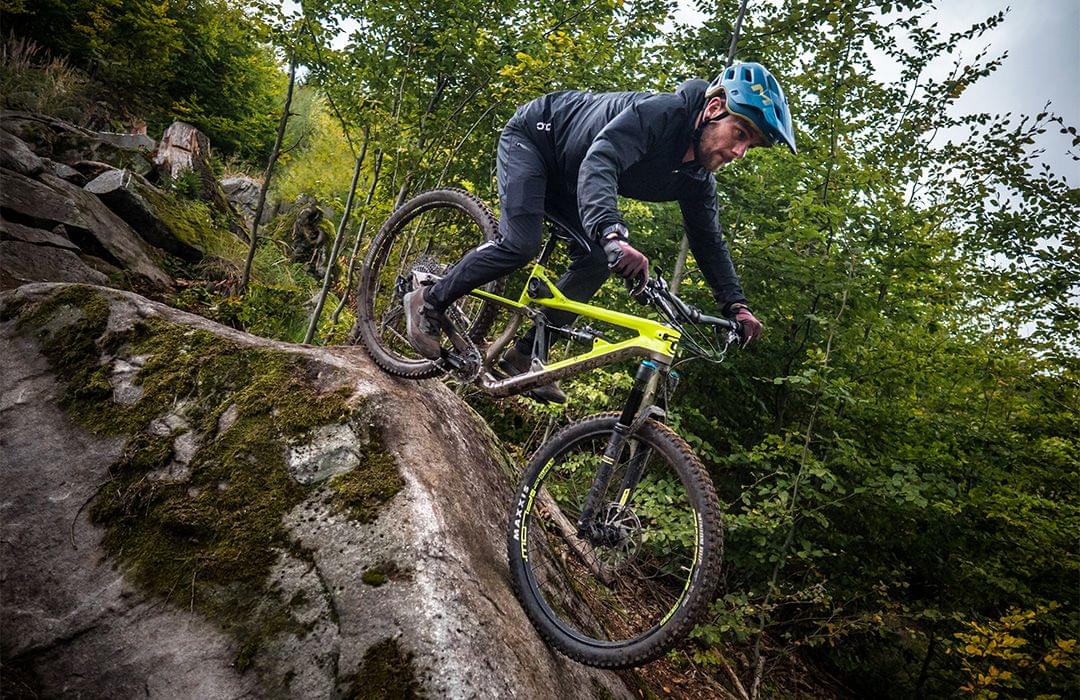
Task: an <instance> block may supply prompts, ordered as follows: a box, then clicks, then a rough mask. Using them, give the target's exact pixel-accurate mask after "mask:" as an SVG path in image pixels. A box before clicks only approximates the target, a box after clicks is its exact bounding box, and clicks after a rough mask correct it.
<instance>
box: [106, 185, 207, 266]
mask: <svg viewBox="0 0 1080 700" xmlns="http://www.w3.org/2000/svg"><path fill="white" fill-rule="evenodd" d="M85 189H86V191H87V192H90V193H91V194H95V195H97V197H98V199H100V200H101V201H102V202H104V203H105V206H107V207H108V208H109V209H111V210H112V212H113V213H114V214H116V215H117V216H119V217H120V218H121V219H123V220H124V222H126V223H127V224H128V225H129V226H131V228H133V229H134V230H136V231H138V232H139V234H140V235H141V236H142V237H143V239H144V240H146V241H147V242H148V243H150V245H152V246H154V247H156V248H161V249H162V250H164V251H166V252H168V253H172V254H173V255H175V256H177V257H179V258H182V259H184V260H187V261H188V262H198V261H199V260H202V258H203V255H204V251H203V250H201V249H200V248H198V247H197V246H195V245H192V244H191V243H189V242H187V241H185V240H184V239H183V237H182V236H181V235H180V234H179V233H178V232H177V231H174V230H173V229H172V228H171V227H170V226H169V224H168V223H167V222H166V221H165V219H164V218H162V215H161V213H160V212H158V211H157V208H156V207H155V206H154V204H153V203H152V202H153V201H154V200H155V199H157V201H160V196H161V195H160V194H159V193H157V190H156V188H155V187H154V186H153V185H151V184H150V183H149V182H147V181H146V180H145V179H144V178H143V177H141V176H140V175H137V174H136V173H133V172H131V171H130V170H109V171H106V172H104V173H102V174H101V175H98V176H97V177H96V178H94V179H93V180H91V181H90V182H88V183H87V184H86V187H85ZM155 194H157V195H158V196H157V198H155V196H154V195H155Z"/></svg>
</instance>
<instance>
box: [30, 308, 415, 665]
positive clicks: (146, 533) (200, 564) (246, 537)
mask: <svg viewBox="0 0 1080 700" xmlns="http://www.w3.org/2000/svg"><path fill="white" fill-rule="evenodd" d="M108 316H109V303H108V300H107V299H106V298H105V297H104V296H102V295H101V294H100V293H97V292H95V291H93V290H90V289H88V288H85V287H66V288H63V289H62V290H61V291H59V292H58V293H56V294H54V295H52V296H51V297H49V298H47V299H45V300H43V301H41V302H37V303H34V304H27V305H24V307H23V308H22V309H21V314H20V316H19V322H18V323H19V328H20V329H21V330H24V331H28V332H32V333H33V334H34V335H35V337H36V338H38V340H39V341H40V344H41V347H42V350H43V351H44V353H45V355H46V357H47V358H48V359H49V360H50V363H51V364H52V367H53V369H54V371H55V372H56V373H57V375H58V376H59V377H60V378H61V379H62V380H63V381H64V383H65V387H66V388H65V393H64V397H63V402H64V405H65V406H67V407H68V408H69V409H70V410H71V413H72V416H73V417H74V418H76V419H77V420H79V421H80V422H81V423H82V424H83V425H84V426H85V427H87V428H88V429H89V430H91V431H93V432H95V433H98V434H117V433H122V434H127V435H130V438H129V439H128V442H127V444H126V445H125V448H124V450H123V452H122V454H121V456H120V458H119V459H118V460H117V461H116V462H115V463H114V464H112V465H111V466H110V468H109V471H110V475H111V477H112V478H111V480H110V481H109V482H108V483H107V485H106V486H105V487H103V488H102V489H101V490H100V494H99V496H98V497H97V499H96V500H95V501H94V503H93V505H92V506H91V509H90V514H91V518H92V519H93V520H94V522H96V523H98V524H100V525H102V526H104V527H105V535H104V540H103V545H104V547H105V550H106V551H107V552H108V554H109V555H111V556H112V557H113V558H114V559H115V560H116V561H118V562H119V564H120V565H121V566H122V567H123V569H124V571H125V574H126V575H128V576H130V577H131V578H132V580H134V582H135V583H136V584H137V585H139V586H140V587H141V588H142V589H143V590H145V591H148V592H150V593H152V594H156V595H158V596H161V597H163V598H165V599H166V600H170V601H172V602H174V603H175V604H178V605H180V606H182V607H183V608H185V609H186V608H188V607H193V608H195V609H198V610H199V611H200V612H201V613H202V614H204V615H206V616H207V617H209V618H210V619H212V620H215V621H217V622H218V623H219V624H220V625H221V626H222V627H223V628H224V629H225V630H226V631H228V632H230V633H231V634H233V635H234V637H235V638H236V639H237V640H238V642H239V647H238V653H237V657H236V666H237V668H238V669H240V670H244V669H246V668H248V667H250V666H251V664H252V662H253V660H254V659H255V657H256V656H257V654H258V652H259V649H260V648H262V646H263V645H264V644H265V643H266V642H267V641H268V640H270V639H273V638H274V637H276V636H278V635H280V634H282V633H286V632H292V633H295V634H297V635H300V634H302V633H303V629H302V627H301V625H299V623H297V621H296V620H295V619H294V618H293V616H292V614H291V613H290V607H292V606H294V605H299V604H301V603H300V602H299V601H297V600H296V598H295V596H294V599H293V600H291V601H288V602H286V601H285V600H284V597H283V594H281V593H280V592H279V591H275V590H270V589H269V588H268V584H267V580H268V578H269V576H268V575H269V573H270V570H271V567H272V566H273V565H274V564H275V562H276V561H277V560H278V558H279V556H280V552H281V551H283V550H284V551H293V550H294V549H295V547H293V546H292V544H291V543H290V542H289V541H288V539H287V536H286V533H285V530H284V528H283V526H282V520H283V518H284V516H285V515H286V514H287V513H288V512H289V511H291V510H292V509H293V508H295V507H296V506H297V505H298V504H299V503H301V502H302V501H303V500H304V499H305V498H308V497H309V495H310V492H311V489H312V488H313V487H305V486H303V485H301V484H299V483H298V482H297V481H295V480H294V479H293V478H292V476H291V475H290V474H289V472H288V470H287V466H286V454H287V452H288V448H289V446H290V445H292V444H295V443H297V442H301V441H302V440H303V439H304V438H306V436H307V435H308V434H309V433H310V431H311V430H312V429H313V428H315V427H318V426H322V425H327V424H334V423H342V422H346V421H348V420H350V418H351V417H352V416H353V414H354V411H355V409H353V408H351V407H350V406H349V405H348V404H347V402H346V399H347V398H348V396H349V394H350V393H351V392H350V390H349V389H348V388H342V389H341V390H340V391H337V392H332V393H320V392H318V391H316V390H315V389H314V388H313V387H314V385H315V384H316V382H315V381H314V380H315V377H314V376H312V374H311V373H312V372H313V371H314V370H313V369H310V368H309V366H308V365H307V363H306V362H305V361H304V360H303V359H302V358H300V357H298V356H294V355H289V354H287V353H282V352H279V351H274V350H267V349H262V348H249V347H244V346H240V345H237V344H233V343H231V342H229V341H227V340H225V339H223V338H221V337H220V336H217V335H214V334H212V333H208V332H205V331H201V330H197V329H193V328H190V327H187V326H181V325H176V324H171V323H168V322H165V321H162V320H159V319H152V320H149V321H146V322H143V323H140V324H137V325H136V326H135V327H133V328H132V329H131V330H129V331H126V332H118V333H113V334H111V335H107V336H106V335H105V330H106V325H107V322H108ZM114 352H116V353H119V354H121V355H123V356H124V357H141V358H143V359H144V362H143V365H142V367H141V368H140V369H139V371H138V373H137V375H136V377H135V380H134V381H135V383H136V384H137V385H139V386H140V387H141V388H142V395H141V397H140V398H139V399H138V400H137V401H136V402H135V403H134V404H132V405H120V404H116V403H114V402H113V401H112V388H111V386H110V385H109V381H108V371H109V369H108V365H104V366H103V365H101V364H100V360H99V358H100V357H101V356H102V354H108V353H114ZM233 406H235V411H233V412H231V415H233V416H235V420H233V421H232V422H231V423H230V424H229V425H227V426H221V429H220V430H219V425H220V419H221V417H222V415H223V414H224V413H225V412H226V411H227V410H229V409H230V407H233ZM170 414H171V415H173V416H174V420H173V422H171V423H170V425H179V426H181V427H180V428H179V429H177V430H175V431H174V432H173V433H172V434H169V435H161V434H159V433H160V432H161V431H160V429H159V428H155V429H152V426H160V425H162V424H163V422H162V421H160V419H161V418H162V417H163V416H166V415H170ZM185 424H186V426H187V427H183V426H184V425H185ZM188 430H191V431H194V433H195V434H196V435H197V436H198V437H199V440H198V444H197V449H196V451H195V452H194V455H193V456H191V459H190V461H189V462H188V464H187V466H186V470H187V471H188V472H189V474H190V475H189V476H188V477H187V478H186V480H184V481H183V482H174V481H170V480H168V479H165V478H163V477H162V476H161V475H162V474H165V473H167V469H168V467H169V466H170V464H171V463H172V462H173V460H174V458H175V455H174V447H173V446H174V443H175V439H176V437H178V436H179V435H180V434H182V433H184V432H187V431H188ZM356 472H357V474H355V475H353V476H348V477H347V478H341V479H340V481H339V482H338V483H337V484H336V488H335V491H336V492H339V493H340V494H341V496H340V497H341V503H342V504H343V507H349V508H350V509H355V510H356V511H357V512H360V513H362V514H363V517H364V518H373V517H374V514H375V510H376V509H377V507H378V505H379V504H380V503H382V502H384V501H385V500H386V499H388V498H389V497H390V496H392V495H393V494H394V493H396V492H397V490H398V489H400V486H401V481H400V477H399V476H398V475H397V471H396V467H395V466H394V463H393V460H392V459H391V458H390V457H389V455H386V454H385V453H383V452H381V451H378V450H372V451H371V453H370V454H369V458H368V459H367V460H366V462H365V466H364V467H361V468H358V469H357V470H356ZM365 478H370V479H372V483H370V484H367V485H364V484H363V483H362V481H363V479H365Z"/></svg>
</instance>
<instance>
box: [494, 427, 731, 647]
mask: <svg viewBox="0 0 1080 700" xmlns="http://www.w3.org/2000/svg"><path fill="white" fill-rule="evenodd" d="M619 415H620V414H619V413H601V414H595V415H592V416H588V417H586V418H583V419H581V420H579V421H575V422H574V423H571V424H570V425H567V426H566V427H564V428H562V429H561V430H560V431H559V432H557V433H556V434H555V435H554V436H553V437H552V438H551V439H550V440H549V441H548V442H547V443H545V444H543V445H541V446H540V447H539V448H538V449H537V450H536V452H535V453H534V454H533V457H532V458H531V459H530V460H529V464H528V465H527V466H526V468H525V475H524V478H523V479H522V482H521V484H520V485H519V487H518V489H517V491H515V498H514V502H513V504H512V505H511V510H510V523H509V532H508V534H507V555H508V557H509V561H510V581H511V585H512V588H513V591H514V595H515V596H516V597H517V599H518V601H519V602H520V603H521V605H522V607H523V608H524V609H525V612H526V614H527V615H528V618H529V621H530V622H531V623H532V625H533V627H534V628H535V629H536V631H537V632H538V633H539V634H540V636H541V637H542V638H543V640H544V641H545V642H546V643H547V644H548V645H549V646H551V647H552V648H554V649H557V650H558V651H559V652H561V653H562V654H564V655H566V656H567V657H569V658H571V659H573V660H574V661H577V662H579V663H582V664H585V665H587V666H593V667H595V668H608V669H623V668H633V667H636V666H641V665H644V664H646V663H648V662H650V661H653V660H655V659H657V658H659V657H660V656H662V655H664V654H665V653H666V652H668V651H669V650H670V649H672V648H673V647H674V646H675V645H676V644H678V643H679V642H680V641H682V640H683V639H685V638H686V636H687V635H688V634H689V633H690V631H691V630H692V629H693V627H694V625H695V624H697V622H698V621H699V620H701V619H703V617H704V614H705V612H706V610H707V608H708V606H709V604H710V603H711V602H712V599H713V597H714V595H715V592H716V588H717V585H718V584H719V580H720V566H721V563H722V561H723V548H724V544H723V524H722V516H721V513H720V505H719V501H718V499H717V496H716V490H715V488H714V487H713V484H712V480H711V479H710V478H709V476H708V473H707V472H706V471H705V467H704V466H703V465H702V464H701V462H700V460H698V458H697V456H696V455H695V454H694V451H693V450H692V449H691V447H690V445H688V444H687V442H686V441H685V440H683V438H682V437H680V436H679V434H678V433H676V432H675V431H674V430H672V429H671V428H670V427H668V426H667V425H664V424H663V423H660V422H658V421H656V420H654V419H652V418H650V419H648V420H647V421H646V422H645V423H644V424H643V425H642V427H641V428H640V429H639V432H640V431H643V430H652V431H655V433H656V437H657V438H659V440H663V441H666V442H668V443H669V445H670V446H671V447H673V448H674V451H675V452H676V453H677V454H678V461H679V464H680V467H681V469H682V470H684V471H685V472H686V473H687V474H688V475H689V477H690V478H689V482H690V485H689V488H690V489H696V490H697V491H698V493H699V494H700V495H701V497H702V498H701V500H702V501H703V504H704V507H703V508H702V511H701V519H702V527H703V528H704V529H705V532H706V539H705V543H704V548H705V551H704V553H703V559H704V561H703V562H702V564H701V575H700V577H699V578H698V583H697V584H695V585H693V586H691V589H690V591H689V592H688V593H687V595H688V597H690V599H689V600H688V602H687V604H686V605H684V606H682V607H681V608H679V610H678V611H677V612H676V613H675V614H674V615H673V616H672V618H671V619H670V620H669V621H668V623H667V624H666V625H664V626H663V627H661V628H660V630H659V631H658V632H656V633H654V634H653V635H651V636H649V637H646V638H645V639H643V640H641V641H640V642H638V643H635V644H632V645H630V646H627V647H625V648H622V649H616V650H611V649H602V648H599V647H593V648H584V649H582V648H580V647H582V646H583V645H581V644H580V643H579V642H577V641H576V640H573V639H571V638H569V637H567V636H566V635H565V634H564V633H563V632H562V631H561V630H559V629H557V628H555V627H554V626H553V625H551V624H550V623H549V622H548V620H547V619H546V615H545V614H544V613H543V611H542V609H541V608H540V605H539V603H538V602H537V601H536V600H535V598H534V596H533V595H532V589H531V588H530V587H529V585H528V582H527V581H526V578H525V576H526V573H525V568H526V566H527V565H526V564H525V562H524V561H523V560H522V558H521V554H520V548H519V546H518V545H519V543H518V542H517V540H515V539H514V530H515V514H516V510H517V503H518V496H519V495H520V494H522V493H524V490H526V489H528V488H529V487H531V486H532V483H533V482H534V481H535V480H536V478H537V476H538V475H539V472H540V469H541V468H542V467H543V463H541V462H539V459H540V457H541V456H542V455H544V454H550V455H555V454H558V453H559V451H560V447H558V446H560V445H561V444H563V443H566V442H569V441H571V440H573V439H576V437H577V432H578V431H582V432H586V430H585V428H584V427H583V426H585V425H586V424H588V423H592V422H595V423H597V425H598V426H599V425H602V424H604V423H610V425H611V426H614V424H615V423H616V422H617V421H618V419H619ZM544 461H546V460H544Z"/></svg>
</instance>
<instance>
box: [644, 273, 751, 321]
mask: <svg viewBox="0 0 1080 700" xmlns="http://www.w3.org/2000/svg"><path fill="white" fill-rule="evenodd" d="M635 298H636V299H638V300H639V301H641V302H642V303H646V304H651V305H652V306H654V307H656V308H657V309H658V310H659V311H660V313H662V314H664V316H666V317H667V318H668V320H669V321H672V322H674V323H678V324H682V323H697V324H704V325H710V326H717V327H719V328H723V329H724V330H728V331H732V332H735V333H740V334H741V332H742V324H741V323H739V322H738V321H733V320H730V319H726V318H719V317H717V316H710V315H709V314H706V313H704V312H703V311H701V309H698V308H695V307H694V306H691V305H690V304H687V303H686V302H685V301H683V300H682V299H680V298H679V297H677V296H675V294H674V293H673V292H672V291H671V290H670V289H668V286H667V283H666V282H664V279H663V278H662V277H653V278H650V279H649V281H648V282H646V283H645V284H644V286H643V287H642V289H641V291H639V292H637V294H636V295H635Z"/></svg>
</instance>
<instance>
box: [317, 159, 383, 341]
mask: <svg viewBox="0 0 1080 700" xmlns="http://www.w3.org/2000/svg"><path fill="white" fill-rule="evenodd" d="M382 160H383V154H382V151H379V153H378V155H376V156H375V172H374V173H373V174H372V176H371V186H370V187H369V188H368V193H367V199H366V200H364V210H365V211H367V208H368V207H369V206H371V200H372V199H373V198H374V197H375V186H376V185H377V184H378V182H379V171H380V170H382ZM365 230H367V215H366V214H365V215H364V218H363V219H361V221H360V230H359V231H357V233H356V240H354V241H353V247H352V253H351V254H350V255H349V271H348V272H347V273H346V275H345V293H344V294H343V295H342V296H341V301H339V302H338V305H337V308H336V309H334V315H333V316H332V317H331V319H330V320H331V323H334V324H336V323H337V322H338V318H339V317H340V316H341V312H342V311H343V310H344V309H345V304H346V303H347V302H348V300H349V292H350V291H351V290H352V279H353V270H355V269H356V255H357V253H358V252H359V251H360V242H361V241H363V240H364V231H365Z"/></svg>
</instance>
